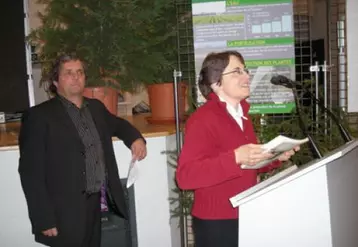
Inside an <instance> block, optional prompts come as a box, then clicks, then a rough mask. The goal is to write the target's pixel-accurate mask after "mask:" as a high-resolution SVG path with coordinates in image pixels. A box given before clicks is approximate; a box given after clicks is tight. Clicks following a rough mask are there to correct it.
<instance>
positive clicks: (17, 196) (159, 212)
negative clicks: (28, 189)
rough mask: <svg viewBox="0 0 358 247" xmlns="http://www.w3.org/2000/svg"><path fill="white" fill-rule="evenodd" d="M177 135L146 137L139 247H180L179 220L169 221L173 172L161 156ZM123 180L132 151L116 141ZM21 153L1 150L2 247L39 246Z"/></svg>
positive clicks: (138, 193) (137, 188)
mask: <svg viewBox="0 0 358 247" xmlns="http://www.w3.org/2000/svg"><path fill="white" fill-rule="evenodd" d="M173 140H175V138H174V136H170V137H165V136H163V137H153V138H147V148H148V156H147V158H146V159H145V160H143V161H141V162H140V163H138V165H139V169H140V170H139V173H140V174H139V178H138V181H136V183H135V184H134V194H135V211H136V220H137V238H138V247H153V246H156V247H179V246H180V231H179V228H178V220H177V219H170V204H169V200H168V198H169V197H170V196H173V194H172V192H171V189H172V188H173V185H174V183H173V177H174V170H172V169H170V168H169V167H168V164H167V157H166V155H165V154H162V152H163V151H165V150H166V149H167V147H172V146H173ZM113 144H114V148H115V154H116V159H117V162H118V167H119V173H120V177H121V178H126V177H127V173H128V167H129V162H130V160H131V153H130V151H129V150H128V149H127V148H126V147H125V146H124V144H123V143H122V142H121V141H114V143H113ZM18 159H19V151H18V149H17V148H16V147H15V148H13V149H12V150H5V148H0V160H1V172H0V198H1V204H0V219H1V220H0V246H1V247H40V246H43V245H39V244H37V243H35V241H34V238H33V236H32V234H31V227H30V222H29V219H28V215H27V206H26V201H25V197H24V195H23V191H22V188H21V185H20V179H19V175H18V172H17V169H18Z"/></svg>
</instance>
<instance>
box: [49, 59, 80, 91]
mask: <svg viewBox="0 0 358 247" xmlns="http://www.w3.org/2000/svg"><path fill="white" fill-rule="evenodd" d="M70 61H80V62H81V63H82V67H83V70H84V73H85V75H86V68H85V63H84V62H83V61H82V60H81V59H80V58H79V57H78V56H76V55H74V54H70V55H68V54H64V55H61V56H59V57H58V58H57V59H56V60H55V62H54V63H53V64H52V68H51V70H50V72H49V74H48V80H47V83H48V90H49V91H50V92H51V93H53V94H57V87H56V86H55V84H54V82H58V78H59V74H60V71H61V68H62V65H63V64H64V63H67V62H70Z"/></svg>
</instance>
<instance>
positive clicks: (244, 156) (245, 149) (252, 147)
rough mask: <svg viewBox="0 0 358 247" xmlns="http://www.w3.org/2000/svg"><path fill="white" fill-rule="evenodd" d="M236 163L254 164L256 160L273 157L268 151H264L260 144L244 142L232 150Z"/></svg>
mask: <svg viewBox="0 0 358 247" xmlns="http://www.w3.org/2000/svg"><path fill="white" fill-rule="evenodd" d="M234 152H235V161H236V163H237V164H245V165H250V166H252V165H255V164H257V163H258V162H260V161H262V160H265V159H269V158H272V157H273V154H272V153H270V152H266V153H265V152H264V149H263V148H262V145H259V144H246V145H243V146H241V147H239V148H237V149H235V150H234Z"/></svg>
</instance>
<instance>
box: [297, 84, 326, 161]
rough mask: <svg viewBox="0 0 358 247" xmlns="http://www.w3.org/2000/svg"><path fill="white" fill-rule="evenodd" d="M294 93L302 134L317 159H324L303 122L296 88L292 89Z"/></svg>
mask: <svg viewBox="0 0 358 247" xmlns="http://www.w3.org/2000/svg"><path fill="white" fill-rule="evenodd" d="M292 92H293V97H294V99H295V103H296V115H297V117H298V122H299V125H300V129H301V131H302V133H303V134H304V135H305V136H307V138H308V140H309V142H310V146H311V151H312V152H313V154H314V156H315V158H318V159H320V158H322V157H323V155H322V153H321V151H320V150H319V148H318V146H317V144H316V143H315V141H314V139H313V138H312V136H311V135H310V134H309V133H308V131H307V128H306V125H305V123H304V122H303V119H302V116H301V109H300V104H299V102H298V96H297V90H296V87H292Z"/></svg>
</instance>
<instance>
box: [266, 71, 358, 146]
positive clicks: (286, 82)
mask: <svg viewBox="0 0 358 247" xmlns="http://www.w3.org/2000/svg"><path fill="white" fill-rule="evenodd" d="M271 83H272V84H273V85H280V86H284V87H287V88H290V89H292V90H293V91H296V87H297V86H301V87H302V88H303V89H304V91H305V93H307V94H308V96H309V98H310V99H312V100H314V102H315V103H316V104H317V105H318V106H319V107H320V108H321V110H323V111H324V112H325V113H327V114H328V115H329V116H330V117H331V118H332V120H333V121H334V123H335V124H336V125H337V126H338V129H339V132H340V134H341V136H342V138H343V140H344V141H345V142H346V143H347V142H349V141H352V140H353V138H352V136H351V135H350V134H349V132H348V130H347V129H346V128H345V127H344V126H343V125H342V123H341V121H340V119H339V118H338V117H337V115H335V114H334V113H333V112H332V111H331V110H329V109H328V108H327V107H325V106H324V104H323V103H322V101H321V100H320V99H317V98H316V97H315V96H314V95H313V94H312V93H311V92H310V91H309V90H308V89H306V88H305V87H303V86H302V85H301V84H299V83H297V82H294V81H292V80H291V79H289V78H287V77H286V76H283V75H277V76H273V77H272V78H271ZM294 94H295V92H294ZM294 97H295V98H296V97H297V95H296V96H295V95H294ZM295 101H296V100H295ZM296 106H297V102H296Z"/></svg>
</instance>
